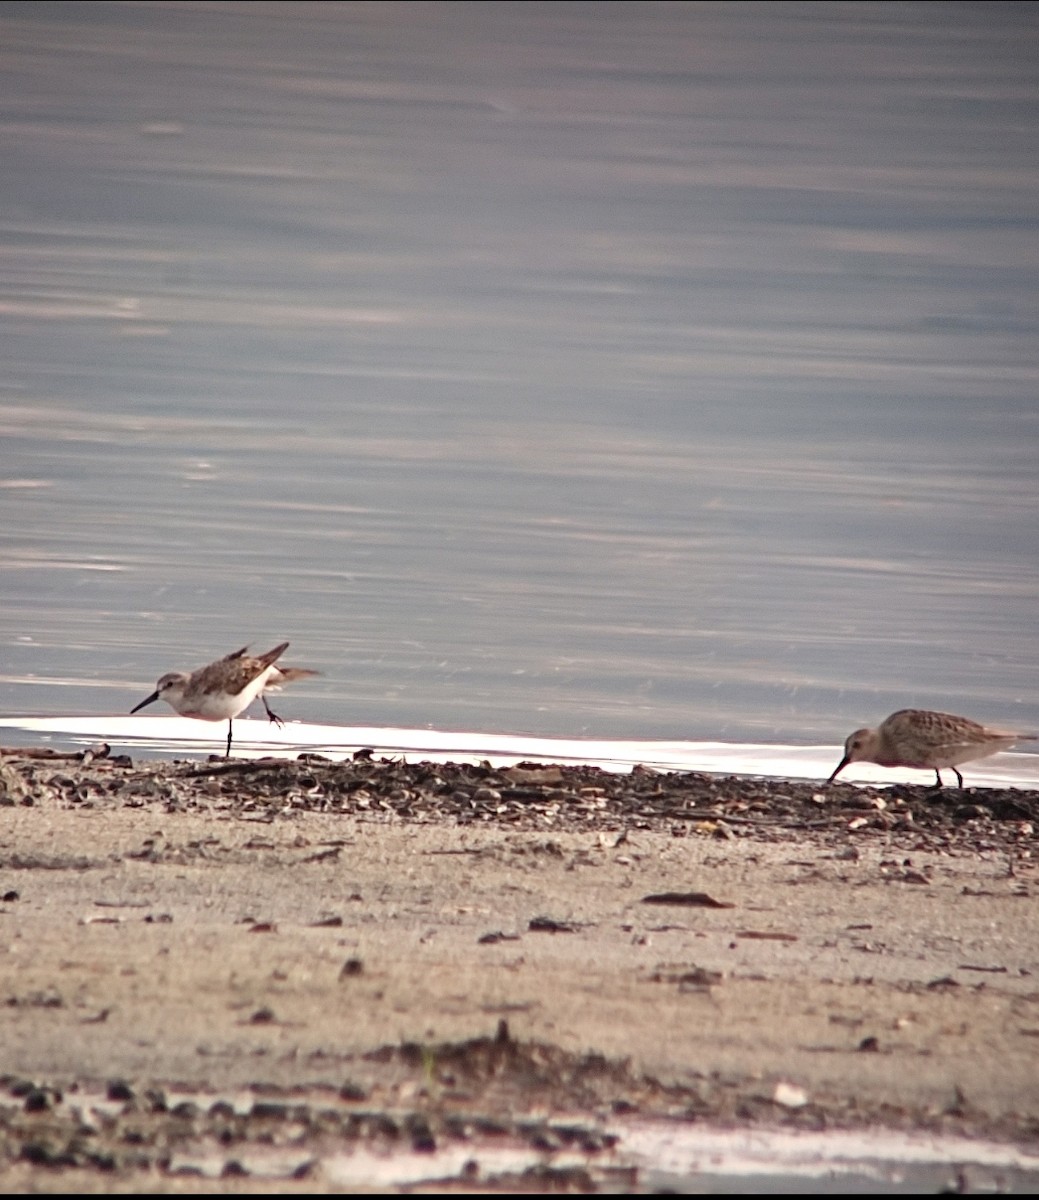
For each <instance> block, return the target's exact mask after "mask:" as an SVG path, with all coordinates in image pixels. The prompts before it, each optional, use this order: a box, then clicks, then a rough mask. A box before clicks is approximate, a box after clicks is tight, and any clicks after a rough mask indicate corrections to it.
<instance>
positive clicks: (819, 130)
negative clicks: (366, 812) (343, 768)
mask: <svg viewBox="0 0 1039 1200" xmlns="http://www.w3.org/2000/svg"><path fill="white" fill-rule="evenodd" d="M0 37H2V39H3V46H4V61H5V70H4V73H3V76H2V79H0V151H2V155H0V162H2V168H0V238H2V254H0V335H2V341H3V371H2V375H0V713H6V714H28V713H35V714H40V715H50V714H53V715H58V714H69V713H81V714H118V713H125V712H126V711H127V710H128V709H129V708H130V707H132V706H133V705H134V704H135V703H137V702H138V701H139V700H141V699H143V698H144V696H145V695H146V694H147V692H148V691H150V690H151V688H152V687H153V686H154V681H155V679H156V677H157V676H158V675H160V674H162V673H163V672H165V671H167V670H169V669H172V668H177V667H180V668H190V667H195V666H199V665H201V664H203V663H205V662H208V661H209V660H211V659H213V658H216V657H218V656H220V655H222V654H224V653H226V652H227V651H229V650H233V649H236V648H237V647H238V646H240V645H242V644H243V643H244V642H250V643H252V644H253V645H254V647H256V648H257V649H260V650H264V649H267V648H268V647H269V646H271V645H274V644H275V643H277V642H279V641H282V640H285V639H290V640H291V642H292V648H291V650H290V652H289V654H288V655H287V656H286V661H288V662H289V663H294V664H298V665H306V666H311V667H316V668H319V669H320V670H321V671H322V672H323V673H324V674H323V676H322V677H321V678H320V679H316V680H308V681H306V682H305V683H300V684H298V685H296V687H295V688H294V689H293V691H292V692H290V693H288V694H287V695H286V697H285V698H284V699H282V700H281V701H280V702H279V711H281V712H282V713H283V715H285V716H286V717H291V718H298V719H302V720H306V721H309V722H314V723H323V724H344V725H351V726H361V725H363V726H376V727H387V726H389V727H392V726H402V727H418V728H423V727H434V728H437V729H458V730H470V731H478V732H479V731H483V732H503V731H506V732H508V731H511V732H516V733H531V734H539V735H551V736H559V737H578V736H585V737H609V738H642V739H683V740H698V739H703V740H708V741H710V740H728V741H741V740H745V741H752V742H770V743H773V742H792V743H798V742H801V743H819V742H821V743H832V742H836V741H838V740H841V739H843V737H844V736H845V735H846V734H847V733H848V732H849V731H850V729H852V728H854V727H856V726H857V725H861V724H863V723H866V722H869V723H873V722H875V721H876V720H878V719H880V718H882V717H883V716H885V715H886V714H887V713H888V712H889V711H891V710H892V709H894V708H899V707H904V706H907V705H920V706H926V707H934V708H941V709H951V710H953V711H961V712H965V713H967V714H968V715H972V716H975V717H978V718H979V719H982V720H985V721H987V722H989V723H991V724H1009V725H1011V726H1015V725H1016V726H1018V727H1021V728H1026V729H1036V728H1039V711H1037V705H1036V695H1037V686H1036V685H1037V682H1039V649H1037V645H1036V639H1035V637H1034V630H1035V624H1036V614H1037V599H1039V576H1037V564H1039V519H1037V518H1039V511H1037V510H1039V440H1037V433H1039V400H1037V396H1039V389H1037V384H1039V337H1037V333H1039V309H1037V307H1036V295H1037V284H1039V269H1037V267H1039V238H1037V236H1036V233H1037V224H1039V220H1037V218H1039V204H1037V199H1036V197H1037V196H1039V154H1037V149H1039V111H1037V108H1039V45H1037V42H1039V20H1037V17H1036V8H1035V6H1034V5H1026V4H1017V5H964V4H871V3H866V4H825V3H824V4H805V5H801V4H783V5H773V4H756V3H747V4H711V3H705V4H654V3H644V4H643V3H640V4H627V3H617V4H609V5H599V4H576V5H574V4H537V3H527V4H516V5H513V4H494V5H470V4H404V5H397V4H382V3H372V4H342V5H340V4H292V5H287V4H265V3H257V4H251V5H223V4H215V3H214V4H208V3H201V4H190V5H187V4H163V5H156V4H135V3H129V4H106V3H95V4H90V5H50V4H39V5H3V6H0ZM204 732H208V731H204Z"/></svg>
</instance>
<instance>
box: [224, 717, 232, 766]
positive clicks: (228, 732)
mask: <svg viewBox="0 0 1039 1200" xmlns="http://www.w3.org/2000/svg"><path fill="white" fill-rule="evenodd" d="M231 727H232V722H231V721H228V722H227V749H226V750H225V751H224V758H230V757H231Z"/></svg>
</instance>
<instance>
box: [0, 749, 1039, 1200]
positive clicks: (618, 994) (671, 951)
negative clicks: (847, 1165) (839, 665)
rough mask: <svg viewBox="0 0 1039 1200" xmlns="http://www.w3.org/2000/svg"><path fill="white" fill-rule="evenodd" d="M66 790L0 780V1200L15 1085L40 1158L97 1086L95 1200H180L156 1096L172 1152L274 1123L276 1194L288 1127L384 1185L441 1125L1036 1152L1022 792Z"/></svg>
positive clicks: (272, 762) (709, 785) (1036, 1032)
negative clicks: (144, 1199) (947, 1141)
mask: <svg viewBox="0 0 1039 1200" xmlns="http://www.w3.org/2000/svg"><path fill="white" fill-rule="evenodd" d="M77 759H78V760H77ZM77 759H73V760H61V759H59V760H54V759H48V758H41V757H20V756H19V755H18V754H17V753H8V752H6V751H5V753H4V755H3V758H2V760H0V812H2V814H3V816H2V818H0V819H2V821H3V835H2V838H0V895H3V896H4V901H3V905H2V910H3V911H2V920H3V924H2V926H0V928H2V929H3V930H4V934H5V936H4V939H3V946H2V952H0V963H2V964H3V1000H4V1003H5V1005H6V1008H5V1012H6V1014H7V1018H8V1022H7V1023H8V1026H9V1033H10V1036H9V1039H8V1042H9V1046H8V1055H7V1065H6V1067H5V1070H6V1072H7V1077H8V1078H7V1081H6V1085H7V1086H6V1093H5V1095H4V1098H3V1103H2V1105H0V1112H2V1113H3V1114H4V1120H5V1122H6V1123H7V1135H8V1136H7V1140H6V1143H5V1145H6V1146H7V1147H8V1150H7V1157H6V1161H5V1160H4V1159H2V1158H0V1184H2V1183H3V1182H4V1180H5V1178H6V1179H7V1181H8V1182H12V1183H13V1182H14V1181H15V1178H16V1177H17V1176H18V1171H19V1170H24V1169H25V1164H24V1158H23V1157H19V1156H18V1155H17V1154H14V1155H13V1156H12V1154H13V1152H12V1150H11V1147H12V1146H14V1147H17V1146H19V1145H20V1146H22V1147H23V1148H24V1146H25V1144H26V1142H25V1141H24V1138H25V1136H27V1135H26V1132H25V1131H26V1129H27V1128H29V1126H31V1125H32V1123H33V1121H36V1123H37V1124H38V1123H39V1122H38V1117H37V1115H36V1114H28V1113H26V1111H25V1103H26V1101H25V1099H24V1097H21V1098H20V1097H13V1096H12V1092H11V1089H12V1087H14V1088H17V1086H18V1085H19V1083H20V1084H21V1085H23V1091H24V1086H27V1085H28V1084H29V1083H31V1084H33V1085H35V1087H36V1089H37V1091H39V1092H40V1093H41V1095H42V1100H39V1101H37V1102H38V1103H42V1104H43V1109H42V1111H44V1112H45V1113H48V1114H49V1116H50V1118H51V1121H52V1124H53V1125H54V1129H55V1132H54V1133H53V1143H54V1146H56V1147H59V1148H60V1146H62V1145H65V1146H66V1148H67V1147H68V1146H69V1145H72V1144H73V1143H75V1141H76V1139H75V1137H74V1136H73V1132H74V1128H75V1122H72V1123H71V1124H69V1121H70V1120H71V1119H70V1118H69V1119H65V1118H64V1117H63V1116H62V1114H63V1113H64V1112H65V1110H66V1109H67V1108H68V1106H69V1100H70V1097H71V1096H72V1095H75V1094H84V1095H85V1094H87V1093H90V1094H94V1093H97V1092H99V1090H100V1092H105V1091H107V1090H110V1085H111V1084H112V1083H113V1082H114V1081H123V1082H124V1083H125V1084H126V1087H127V1089H128V1092H129V1094H130V1096H131V1097H132V1098H131V1099H127V1100H123V1101H118V1100H114V1101H106V1102H105V1103H106V1104H108V1105H109V1106H110V1107H111V1106H113V1105H114V1106H115V1108H116V1109H119V1111H118V1112H115V1113H114V1115H111V1116H110V1117H106V1120H110V1121H111V1123H112V1130H113V1135H112V1136H111V1137H106V1136H101V1134H94V1135H92V1137H93V1138H94V1141H95V1142H96V1143H104V1144H105V1145H106V1146H107V1150H106V1151H105V1153H108V1154H109V1155H110V1156H112V1165H111V1166H110V1168H109V1170H108V1173H107V1177H106V1175H105V1173H101V1174H100V1175H98V1183H99V1186H100V1183H101V1182H102V1181H103V1182H104V1183H105V1186H106V1187H107V1188H112V1186H113V1182H114V1178H117V1179H119V1180H122V1181H124V1182H125V1183H126V1184H127V1188H128V1190H129V1188H130V1184H131V1183H134V1182H136V1184H137V1185H138V1186H144V1184H145V1182H146V1181H148V1180H151V1182H152V1183H153V1184H156V1183H157V1181H161V1184H162V1186H161V1190H185V1188H187V1183H186V1182H185V1181H184V1180H182V1179H181V1175H180V1174H179V1173H173V1174H171V1173H170V1171H171V1167H170V1164H171V1162H173V1161H174V1160H173V1159H171V1158H170V1156H169V1153H170V1152H169V1146H170V1145H173V1144H176V1145H180V1144H181V1142H184V1139H185V1138H187V1134H186V1133H185V1132H184V1128H183V1127H181V1134H180V1135H176V1136H175V1130H176V1128H177V1122H178V1120H180V1119H181V1118H177V1117H175V1116H174V1115H173V1112H174V1109H175V1108H176V1105H175V1104H174V1105H170V1104H166V1105H165V1109H164V1110H163V1108H162V1106H159V1107H158V1109H157V1108H156V1104H155V1103H154V1101H148V1102H147V1104H146V1103H145V1102H144V1100H143V1097H145V1096H146V1095H152V1096H153V1097H154V1096H157V1095H159V1094H164V1095H167V1096H168V1095H169V1094H171V1093H174V1092H176V1090H177V1089H178V1088H180V1089H187V1090H188V1091H191V1092H193V1093H195V1094H197V1095H204V1096H208V1097H210V1099H211V1103H210V1104H209V1108H208V1109H207V1108H206V1107H205V1106H204V1105H200V1104H199V1103H198V1102H193V1103H194V1104H195V1108H196V1109H197V1110H198V1111H197V1112H193V1114H192V1116H191V1122H190V1123H189V1124H190V1138H187V1142H184V1144H187V1143H188V1142H190V1144H191V1145H192V1146H195V1147H197V1146H200V1145H205V1146H213V1145H219V1128H220V1122H221V1121H225V1123H226V1121H228V1120H232V1119H233V1121H238V1122H239V1124H242V1123H243V1122H244V1126H248V1125H249V1120H248V1118H247V1117H245V1116H235V1117H233V1118H232V1117H231V1116H228V1115H227V1114H226V1112H225V1111H224V1109H225V1107H226V1105H224V1107H222V1106H221V1098H225V1099H226V1097H227V1096H228V1095H229V1094H231V1093H237V1092H241V1091H243V1090H244V1091H245V1092H248V1093H249V1094H251V1095H253V1096H257V1095H270V1094H274V1095H277V1096H280V1097H282V1101H279V1103H283V1102H287V1101H286V1098H289V1097H295V1099H293V1101H292V1104H290V1105H289V1108H291V1109H293V1111H295V1108H297V1107H299V1105H302V1106H303V1108H302V1109H301V1110H300V1112H296V1115H295V1118H294V1119H295V1120H296V1124H297V1125H300V1123H301V1128H302V1129H303V1132H302V1133H301V1134H300V1137H301V1138H302V1141H303V1143H305V1144H306V1145H309V1146H310V1147H311V1150H312V1151H313V1156H314V1161H315V1162H316V1163H317V1165H316V1166H315V1167H314V1168H313V1171H312V1172H311V1174H309V1175H308V1179H309V1186H310V1187H314V1186H319V1185H320V1184H321V1181H322V1179H323V1178H325V1182H326V1183H327V1182H328V1179H327V1178H326V1177H323V1176H322V1174H321V1171H322V1169H323V1168H322V1167H321V1163H322V1162H324V1161H325V1159H326V1158H327V1154H328V1153H329V1151H328V1149H327V1145H326V1143H327V1141H328V1137H327V1136H326V1135H327V1134H328V1131H327V1130H325V1131H324V1132H322V1129H323V1126H322V1123H321V1121H322V1120H325V1121H326V1123H327V1122H332V1124H333V1125H335V1127H336V1129H337V1130H338V1134H337V1136H338V1137H340V1138H342V1137H344V1136H346V1135H345V1134H344V1132H343V1130H344V1122H346V1124H347V1125H349V1127H350V1129H351V1130H352V1131H353V1132H351V1133H350V1134H349V1139H350V1140H351V1144H352V1145H354V1147H355V1149H357V1148H360V1147H363V1146H369V1147H379V1146H383V1147H384V1148H385V1146H386V1145H392V1146H394V1147H396V1150H395V1151H394V1152H395V1153H403V1152H404V1150H405V1149H406V1148H410V1147H411V1146H412V1145H413V1144H414V1142H415V1138H414V1137H413V1136H412V1135H411V1134H409V1133H407V1132H406V1131H407V1130H408V1129H410V1128H412V1127H413V1126H414V1125H415V1122H416V1121H419V1123H420V1124H421V1121H425V1122H426V1124H427V1125H428V1126H429V1128H430V1130H432V1132H431V1134H430V1136H431V1137H433V1139H434V1141H435V1142H438V1143H439V1144H441V1145H443V1144H445V1142H450V1141H451V1140H452V1139H455V1138H456V1137H457V1136H459V1135H456V1134H455V1133H452V1132H451V1131H452V1130H453V1129H454V1128H455V1124H457V1118H458V1113H459V1112H460V1111H463V1110H464V1111H465V1112H467V1113H468V1114H469V1118H471V1119H472V1120H476V1119H477V1118H478V1119H479V1121H485V1122H490V1123H491V1124H494V1123H497V1125H498V1126H501V1127H502V1128H504V1129H506V1130H507V1131H508V1136H509V1137H513V1138H516V1137H519V1138H521V1140H522V1137H528V1140H529V1139H530V1138H534V1137H535V1133H531V1132H530V1131H531V1130H532V1129H536V1127H537V1122H538V1121H541V1123H542V1126H544V1123H545V1122H546V1121H550V1119H552V1120H554V1119H556V1118H562V1117H566V1119H568V1120H570V1121H571V1122H575V1121H576V1122H577V1123H578V1125H580V1127H581V1128H582V1129H583V1130H584V1134H583V1135H582V1136H584V1137H585V1139H586V1141H587V1139H588V1138H591V1137H592V1133H593V1132H594V1131H595V1130H598V1131H599V1133H600V1134H602V1132H603V1130H604V1129H605V1128H606V1125H607V1123H608V1120H609V1119H616V1118H617V1117H618V1116H629V1117H635V1116H637V1117H638V1118H640V1119H642V1118H646V1119H666V1120H668V1121H674V1120H676V1119H678V1120H680V1121H683V1122H686V1123H688V1122H692V1123H693V1124H694V1125H702V1124H704V1123H708V1124H710V1125H712V1126H713V1125H720V1126H723V1127H732V1128H739V1127H742V1126H749V1127H758V1126H760V1127H762V1128H764V1127H766V1126H776V1127H791V1128H801V1129H814V1130H820V1129H823V1130H825V1129H837V1128H869V1127H884V1128H890V1129H901V1130H917V1131H929V1132H932V1133H939V1132H954V1133H957V1134H962V1135H965V1136H968V1137H974V1138H993V1139H995V1140H997V1141H1003V1142H1007V1143H1022V1144H1028V1143H1030V1144H1032V1145H1033V1146H1034V1145H1035V1142H1036V1140H1037V1135H1039V986H1037V976H1039V936H1037V934H1039V921H1037V919H1036V917H1035V914H1034V903H1033V901H1034V896H1035V893H1036V889H1037V887H1039V876H1037V872H1036V856H1035V850H1036V830H1037V829H1039V796H1036V794H1035V793H1033V792H1027V791H1020V790H1015V789H999V790H993V789H983V788H968V789H965V790H964V791H963V792H958V791H957V790H956V789H947V790H946V791H944V792H941V793H935V792H933V791H929V790H927V789H924V788H918V787H901V786H897V785H895V786H889V787H886V788H883V789H874V788H871V787H868V786H862V785H852V784H837V785H835V786H833V787H830V788H826V789H824V788H821V787H820V786H819V785H818V784H800V783H796V782H793V781H789V780H782V781H768V780H758V779H740V778H735V777H720V776H707V775H702V774H692V773H685V774H682V773H676V774H673V775H661V774H657V773H654V772H648V771H641V770H640V769H639V768H636V769H635V770H634V771H632V772H630V773H628V774H619V773H614V772H605V771H601V770H598V769H596V768H593V767H568V766H557V765H554V764H544V763H541V764H524V765H520V766H517V767H510V768H500V769H495V768H490V767H486V766H453V765H450V764H421V763H419V764H404V763H400V762H393V761H375V760H368V759H366V758H363V757H362V758H358V759H355V760H353V761H349V762H343V763H328V762H323V761H320V760H318V759H315V758H314V757H308V758H306V759H303V760H301V761H298V760H294V761H286V760H284V759H269V760H242V761H236V760H231V761H230V762H227V763H225V762H223V761H218V762H215V763H205V762H189V763H185V762H172V763H170V762H137V763H134V762H131V761H130V760H129V759H127V758H125V757H120V758H116V759H110V758H105V757H103V756H102V757H97V758H91V752H89V751H88V752H86V753H84V754H83V755H80V756H77ZM48 1088H50V1089H59V1090H61V1091H62V1094H63V1096H64V1097H65V1098H64V1099H63V1100H62V1101H61V1102H60V1103H58V1102H56V1101H54V1102H53V1103H50V1104H49V1105H48V1103H46V1101H47V1096H48V1094H49V1093H48V1091H47V1089H48ZM308 1097H309V1098H308ZM120 1105H121V1106H122V1107H121V1108H120ZM102 1107H104V1105H102ZM214 1108H215V1109H216V1110H217V1112H216V1115H215V1116H214V1115H213V1112H212V1110H213V1109H214ZM145 1109H147V1111H145ZM333 1109H334V1110H335V1112H336V1114H338V1115H336V1116H335V1118H334V1120H333V1116H331V1115H329V1114H330V1113H331V1112H332V1110H333ZM303 1110H306V1111H305V1112H304V1111H303ZM325 1110H328V1111H327V1112H326V1116H325V1118H322V1119H320V1120H319V1119H318V1115H317V1114H319V1112H320V1111H325ZM301 1113H302V1115H301ZM378 1113H382V1114H383V1115H384V1116H385V1117H386V1118H387V1120H389V1121H390V1123H391V1124H394V1123H396V1126H395V1127H397V1129H398V1132H397V1134H396V1136H395V1137H394V1138H389V1135H388V1133H387V1132H386V1128H388V1126H387V1127H386V1128H382V1127H381V1126H380V1125H379V1121H378V1120H377V1119H376V1114H378ZM221 1114H223V1116H221ZM307 1114H310V1115H309V1116H308V1115H307ZM359 1114H367V1115H365V1116H364V1119H363V1120H362V1119H361V1116H359ZM402 1114H403V1115H402ZM290 1115H291V1114H290ZM391 1118H392V1119H391ZM420 1118H421V1121H420ZM285 1120H286V1121H289V1117H288V1116H286V1118H285ZM479 1121H478V1123H479ZM135 1122H136V1123H138V1124H142V1123H143V1125H142V1128H143V1126H147V1129H148V1130H154V1134H152V1133H148V1135H147V1137H145V1142H146V1143H147V1146H151V1145H152V1143H151V1142H149V1141H148V1139H149V1138H151V1137H153V1136H154V1139H155V1141H154V1146H153V1147H152V1149H150V1150H149V1149H148V1148H147V1146H146V1147H145V1149H141V1148H140V1147H138V1148H137V1149H136V1150H135V1151H134V1154H136V1155H137V1158H136V1159H134V1158H133V1155H131V1154H130V1153H129V1151H127V1149H126V1147H125V1144H124V1143H123V1142H120V1140H119V1138H118V1137H116V1136H115V1132H117V1131H122V1132H124V1133H125V1130H126V1127H127V1126H128V1125H133V1124H134V1123H135ZM409 1122H411V1124H410V1125H409V1124H408V1123H409ZM532 1122H533V1124H532ZM289 1123H290V1124H291V1121H289ZM101 1124H102V1125H103V1124H104V1122H101ZM66 1125H68V1126H69V1127H68V1129H66ZM380 1128H382V1132H379V1130H380ZM63 1129H64V1130H65V1133H62V1130H63ZM522 1129H526V1130H527V1131H528V1132H527V1134H521V1130H522ZM402 1130H403V1131H404V1132H401V1131H402ZM12 1131H13V1132H12ZM254 1132H255V1131H254ZM225 1133H226V1130H225ZM542 1133H544V1129H542ZM78 1136H79V1137H80V1141H81V1142H82V1134H80V1135H78ZM142 1136H144V1135H143V1134H142ZM236 1136H240V1137H241V1139H243V1144H250V1138H251V1137H252V1136H253V1135H252V1134H250V1133H249V1131H248V1129H247V1128H244V1130H240V1131H239V1134H238V1135H236ZM502 1136H505V1134H503V1135H502ZM538 1136H540V1135H538ZM553 1136H556V1135H553ZM575 1136H576V1135H575ZM19 1137H21V1138H22V1139H23V1140H22V1141H21V1142H19V1141H18V1138H19ZM178 1137H179V1138H180V1140H179V1141H178ZM63 1138H64V1142H63ZM387 1138H389V1141H388V1142H387ZM171 1139H172V1141H171ZM88 1140H89V1139H88ZM421 1140H422V1139H421V1138H419V1141H421ZM477 1140H479V1139H477ZM563 1140H564V1141H565V1139H563ZM593 1140H594V1139H593ZM48 1144H49V1143H48ZM474 1144H475V1143H474ZM162 1146H166V1150H162V1149H161V1147H162ZM322 1147H325V1149H322ZM563 1148H564V1147H563V1145H562V1143H560V1147H559V1152H560V1153H562V1150H563ZM41 1153H42V1152H41ZM48 1153H49V1152H48ZM90 1153H93V1149H90ZM308 1153H309V1151H308ZM474 1153H475V1151H474ZM68 1154H69V1155H71V1158H70V1161H69V1162H67V1163H66V1164H65V1169H67V1170H71V1171H73V1173H74V1174H75V1176H76V1178H77V1180H79V1182H80V1183H83V1178H84V1177H89V1178H90V1179H92V1178H93V1177H94V1176H93V1175H92V1174H91V1172H92V1170H93V1171H96V1170H97V1168H96V1167H93V1168H92V1167H91V1164H90V1161H88V1159H89V1154H88V1150H85V1149H82V1148H81V1149H80V1150H77V1151H75V1153H73V1152H72V1151H68ZM76 1154H81V1155H87V1159H84V1161H83V1162H82V1163H79V1162H78V1161H77V1160H76ZM164 1155H165V1158H164ZM43 1157H44V1158H46V1155H43ZM59 1157H60V1155H59ZM477 1157H478V1155H477ZM592 1157H594V1155H593V1156H592ZM227 1161H231V1159H230V1158H228V1160H227ZM163 1162H165V1166H163V1165H162V1164H163ZM135 1163H136V1165H135ZM326 1166H327V1163H326ZM34 1169H38V1170H42V1171H45V1170H47V1169H53V1168H46V1167H45V1166H39V1167H38V1168H34ZM112 1171H114V1172H115V1177H113V1175H112V1174H111V1172H112ZM12 1172H13V1173H14V1174H12ZM156 1172H157V1173H158V1174H157V1175H156ZM314 1172H316V1173H314ZM189 1176H190V1173H189ZM247 1179H248V1184H249V1185H250V1186H253V1187H255V1186H257V1184H258V1182H260V1176H259V1175H257V1174H255V1173H253V1174H250V1175H248V1177H247ZM208 1182H209V1184H212V1180H209V1181H208ZM484 1182H485V1183H486V1178H485V1180H484ZM281 1183H282V1184H283V1183H284V1179H282V1180H281ZM188 1190H190V1189H189V1188H188Z"/></svg>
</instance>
